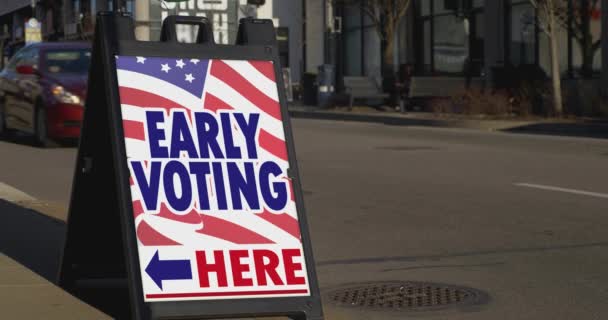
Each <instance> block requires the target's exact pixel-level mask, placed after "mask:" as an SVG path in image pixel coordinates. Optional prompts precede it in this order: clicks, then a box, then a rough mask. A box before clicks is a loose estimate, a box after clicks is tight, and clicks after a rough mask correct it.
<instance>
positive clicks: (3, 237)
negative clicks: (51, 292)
mask: <svg viewBox="0 0 608 320" xmlns="http://www.w3.org/2000/svg"><path fill="white" fill-rule="evenodd" d="M0 221H2V223H0V252H1V253H3V254H5V255H7V256H8V257H10V258H12V259H14V260H15V261H17V262H18V263H20V264H22V265H24V266H25V267H26V268H28V269H30V270H32V271H34V272H35V273H37V274H39V275H40V276H42V277H43V278H45V279H46V280H48V281H50V282H51V283H54V284H57V281H58V276H59V268H60V266H61V261H60V260H61V256H62V251H63V246H64V239H65V234H66V224H65V222H63V221H61V220H57V219H55V218H52V217H49V216H47V215H45V214H43V213H40V212H38V211H35V210H32V209H28V208H24V207H22V206H19V205H18V204H15V203H11V202H8V201H6V200H2V199H0ZM70 293H71V294H73V295H75V296H76V297H77V298H79V299H80V300H82V301H84V302H86V303H88V304H90V305H91V306H93V307H95V308H97V309H98V310H101V311H102V312H104V313H106V314H108V315H110V316H111V317H112V318H115V319H128V318H129V317H130V310H129V304H128V303H125V302H126V301H128V299H129V296H128V291H127V287H126V282H125V286H122V285H119V286H118V287H113V286H110V287H101V288H81V289H76V290H75V291H74V292H70Z"/></svg>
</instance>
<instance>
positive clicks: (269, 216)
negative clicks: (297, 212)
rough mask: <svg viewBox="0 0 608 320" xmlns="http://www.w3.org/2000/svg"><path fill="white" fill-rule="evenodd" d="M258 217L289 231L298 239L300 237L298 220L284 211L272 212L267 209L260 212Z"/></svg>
mask: <svg viewBox="0 0 608 320" xmlns="http://www.w3.org/2000/svg"><path fill="white" fill-rule="evenodd" d="M258 217H260V218H262V219H264V220H266V221H268V222H270V223H272V224H274V225H275V226H277V227H279V228H281V229H283V230H284V231H285V232H287V233H289V234H290V235H292V236H293V237H294V238H296V239H298V240H300V239H301V237H300V225H299V224H298V220H296V219H294V218H292V217H291V216H290V215H288V214H286V213H282V214H274V213H271V212H268V211H264V212H263V213H262V214H259V215H258Z"/></svg>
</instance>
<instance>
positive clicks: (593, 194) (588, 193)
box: [514, 183, 608, 199]
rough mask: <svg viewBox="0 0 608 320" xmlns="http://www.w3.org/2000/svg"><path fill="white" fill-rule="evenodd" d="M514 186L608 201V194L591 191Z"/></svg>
mask: <svg viewBox="0 0 608 320" xmlns="http://www.w3.org/2000/svg"><path fill="white" fill-rule="evenodd" d="M514 185H516V186H518V187H526V188H534V189H541V190H549V191H558V192H566V193H572V194H578V195H583V196H589V197H596V198H604V199H608V194H606V193H599V192H591V191H585V190H576V189H568V188H560V187H553V186H545V185H542V184H533V183H514Z"/></svg>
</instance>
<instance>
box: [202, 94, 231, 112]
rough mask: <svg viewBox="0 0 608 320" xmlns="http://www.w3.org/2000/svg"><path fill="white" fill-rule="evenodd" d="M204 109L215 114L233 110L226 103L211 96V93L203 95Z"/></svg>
mask: <svg viewBox="0 0 608 320" xmlns="http://www.w3.org/2000/svg"><path fill="white" fill-rule="evenodd" d="M204 108H205V109H207V110H211V111H213V112H217V110H232V109H234V108H233V107H232V106H230V105H229V104H227V103H226V102H224V101H222V100H220V99H219V98H218V97H216V96H214V95H212V94H211V93H207V94H206V95H205V106H204Z"/></svg>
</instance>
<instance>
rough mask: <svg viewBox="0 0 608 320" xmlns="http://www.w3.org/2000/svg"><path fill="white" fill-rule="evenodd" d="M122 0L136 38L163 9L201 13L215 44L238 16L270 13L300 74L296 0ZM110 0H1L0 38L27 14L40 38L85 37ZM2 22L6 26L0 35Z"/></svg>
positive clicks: (147, 33)
mask: <svg viewBox="0 0 608 320" xmlns="http://www.w3.org/2000/svg"><path fill="white" fill-rule="evenodd" d="M6 1H7V2H8V4H5V2H6ZM32 3H33V4H34V6H32ZM122 3H123V6H124V8H123V9H124V10H125V11H127V12H129V13H131V15H132V16H133V17H134V20H135V26H136V30H135V31H136V37H137V39H138V40H142V41H149V40H158V39H160V29H161V23H162V20H163V19H164V18H165V17H166V16H168V15H190V16H204V17H207V18H208V19H209V20H210V21H211V23H212V24H213V30H214V38H215V41H216V43H218V44H233V43H235V41H236V34H237V31H238V21H239V19H240V18H242V17H247V16H254V17H258V18H265V19H272V20H273V21H274V23H275V27H276V28H277V29H276V31H277V34H278V41H279V51H280V52H279V54H280V57H281V62H282V65H283V66H284V67H289V69H290V74H291V76H292V81H293V82H298V81H299V79H300V77H301V73H302V71H303V68H304V64H303V54H304V49H303V46H302V43H303V40H302V37H303V25H304V21H303V12H302V11H303V5H302V2H301V1H284V0H266V1H265V3H264V4H263V5H261V6H254V5H249V4H248V2H247V0H187V1H184V2H179V3H176V2H168V1H163V0H122ZM112 4H113V0H35V1H34V2H32V0H2V4H0V39H3V40H1V41H2V42H1V43H3V44H7V45H9V43H10V44H12V43H22V42H23V33H24V31H23V26H24V24H25V21H27V19H29V18H30V17H36V18H37V19H38V20H39V21H41V23H42V28H43V39H44V40H91V39H92V36H93V31H94V25H95V17H96V14H97V12H100V11H112V10H113V9H114V8H112ZM3 28H6V29H7V32H6V35H5V36H4V38H2V37H3V35H4V34H3V33H2V32H3ZM178 28H179V29H178V38H179V40H180V41H183V42H192V41H193V40H194V38H195V37H196V30H195V29H194V28H193V27H192V26H186V25H183V26H178Z"/></svg>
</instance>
